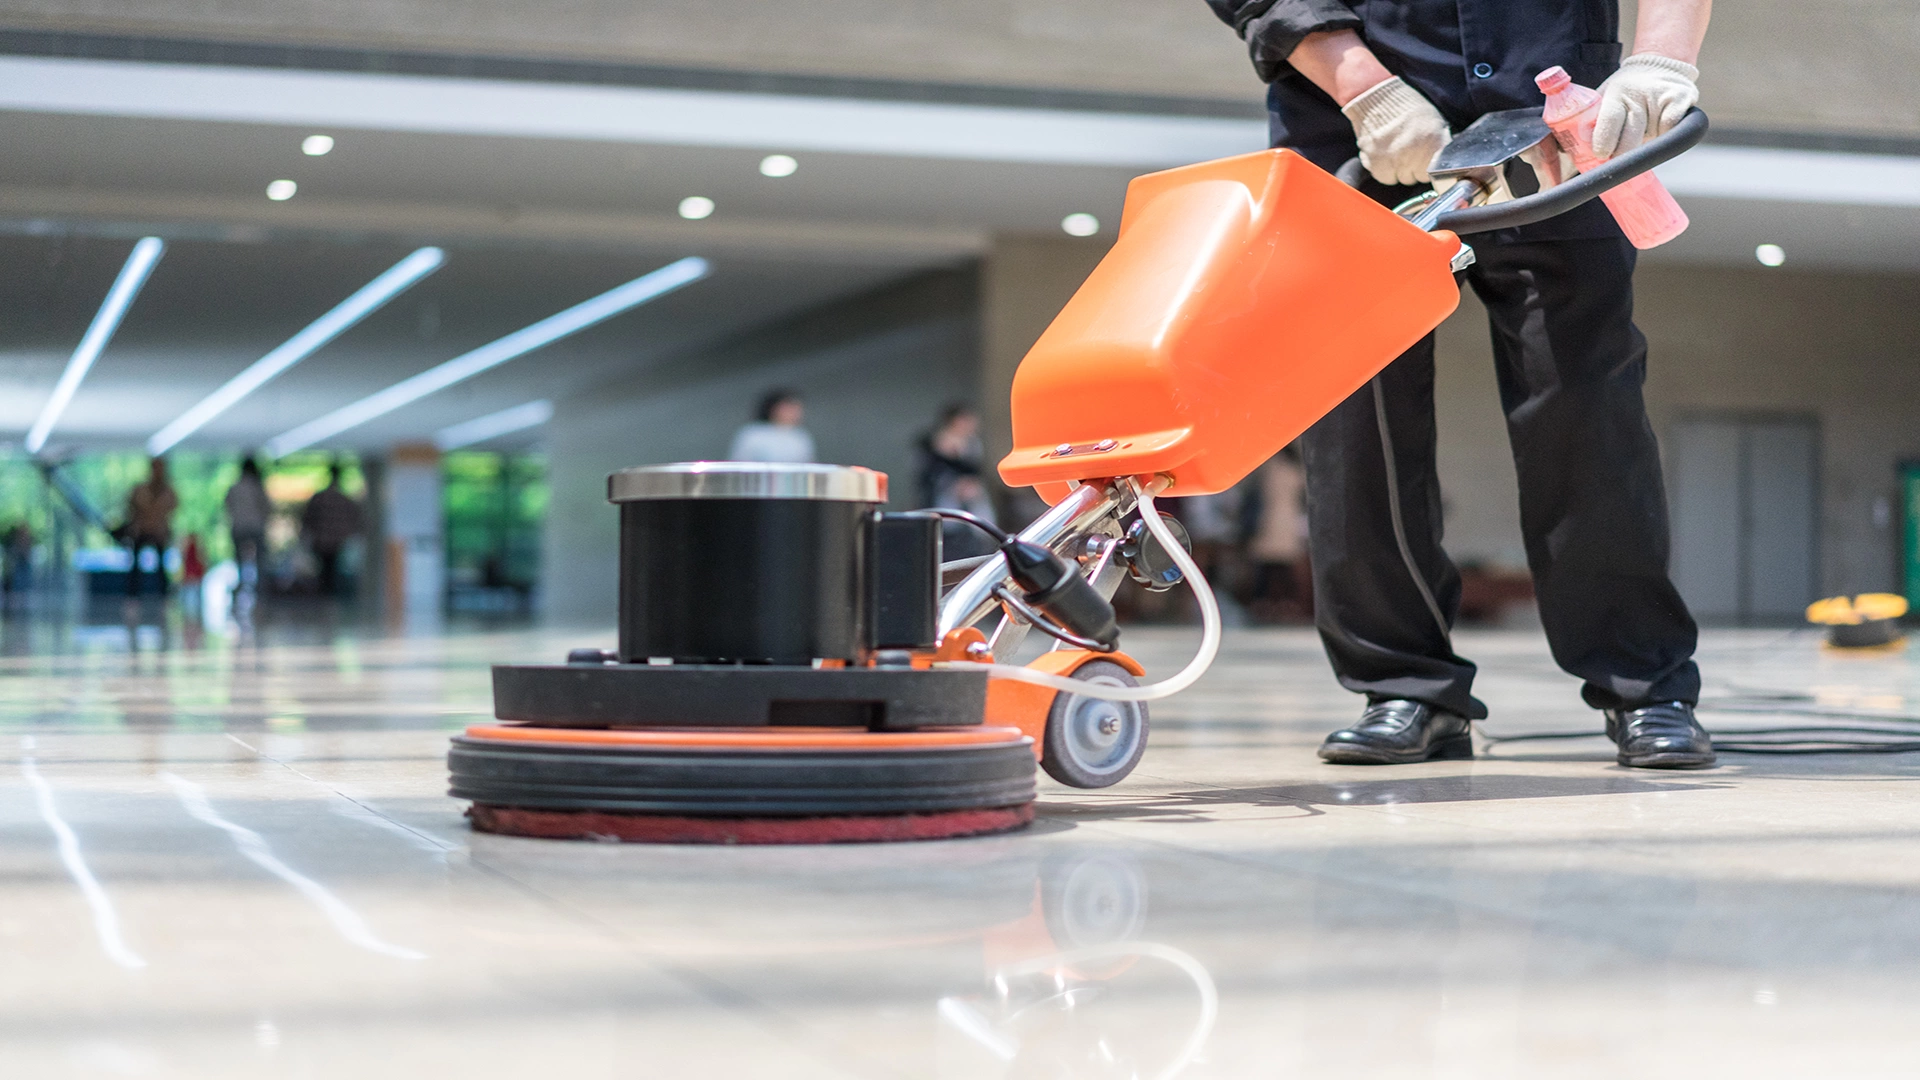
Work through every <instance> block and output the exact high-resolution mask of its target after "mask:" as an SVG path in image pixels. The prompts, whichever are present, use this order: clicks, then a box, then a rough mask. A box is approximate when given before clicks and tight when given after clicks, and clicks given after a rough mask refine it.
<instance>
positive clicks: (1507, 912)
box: [1083, 823, 1542, 925]
mask: <svg viewBox="0 0 1920 1080" xmlns="http://www.w3.org/2000/svg"><path fill="white" fill-rule="evenodd" d="M1083 827H1086V828H1092V829H1095V830H1097V831H1102V832H1110V833H1114V834H1115V835H1117V836H1119V837H1120V838H1122V839H1126V840H1131V841H1135V842H1139V843H1144V844H1148V845H1151V846H1154V847H1158V848H1162V849H1165V850H1169V851H1174V852H1177V853H1179V854H1181V855H1187V856H1192V857H1196V858H1200V859H1204V860H1207V861H1210V862H1217V863H1221V864H1224V865H1229V866H1233V867H1235V868H1236V869H1243V870H1252V871H1255V872H1257V873H1259V874H1260V875H1262V876H1264V877H1277V878H1282V879H1285V880H1288V881H1298V880H1299V879H1300V878H1302V877H1307V878H1312V879H1314V880H1316V881H1320V882H1325V883H1327V884H1332V885H1340V886H1344V887H1348V888H1356V889H1363V890H1368V891H1374V892H1391V893H1398V894H1400V895H1401V896H1404V897H1407V898H1410V899H1415V900H1437V901H1445V902H1446V903H1449V904H1452V905H1454V906H1455V907H1457V908H1464V909H1467V910H1471V911H1477V912H1480V913H1482V914H1485V915H1491V916H1495V917H1498V918H1503V919H1510V920H1514V921H1516V922H1522V923H1527V924H1529V925H1538V924H1539V923H1540V922H1541V921H1542V920H1541V919H1540V916H1539V914H1538V913H1537V912H1529V911H1525V910H1522V909H1519V908H1510V907H1505V906H1501V905H1496V904H1489V903H1486V902H1484V901H1479V900H1474V899H1471V898H1468V897H1464V896H1461V895H1458V894H1454V893H1448V892H1441V891H1435V890H1432V889H1424V888H1418V887H1409V886H1408V885H1407V884H1405V883H1404V882H1399V881H1383V880H1379V879H1378V878H1374V877H1366V876H1362V875H1355V874H1342V873H1338V872H1332V871H1328V870H1326V869H1325V868H1324V867H1318V866H1315V867H1285V866H1276V865H1273V864H1272V863H1269V862H1266V861H1264V860H1261V859H1257V858H1252V857H1249V856H1245V855H1240V854H1237V853H1234V852H1224V851H1217V850H1211V849H1205V848H1191V847H1183V846H1181V845H1179V844H1176V843H1173V842H1172V841H1168V840H1161V839H1158V838H1154V837H1143V836H1136V835H1133V834H1130V833H1119V832H1117V831H1115V830H1113V829H1110V828H1108V827H1107V825H1106V823H1100V824H1093V825H1088V826H1083ZM1303 854H1304V853H1303Z"/></svg>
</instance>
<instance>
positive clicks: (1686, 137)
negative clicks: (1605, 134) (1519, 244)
mask: <svg viewBox="0 0 1920 1080" xmlns="http://www.w3.org/2000/svg"><path fill="white" fill-rule="evenodd" d="M1706 134H1707V114H1706V113H1704V112H1701V111H1700V110H1699V109H1697V108H1696V109H1692V110H1690V111H1689V112H1688V113H1687V115H1686V116H1684V117H1681V119H1680V122H1679V123H1677V124H1675V125H1673V127H1671V128H1669V129H1667V133H1666V134H1664V135H1662V136H1660V137H1659V138H1657V139H1649V140H1648V141H1646V142H1644V143H1641V144H1640V145H1639V146H1636V147H1634V148H1633V149H1632V150H1629V151H1627V152H1626V153H1624V154H1621V155H1620V156H1619V157H1616V158H1612V159H1610V160H1608V161H1607V162H1606V163H1605V164H1602V165H1601V166H1600V167H1599V168H1596V169H1594V170H1593V171H1592V172H1584V173H1581V174H1580V175H1578V176H1576V177H1574V178H1573V179H1571V180H1568V181H1567V182H1565V183H1563V184H1558V185H1555V186H1554V187H1550V188H1548V189H1547V190H1545V191H1541V192H1537V193H1535V194H1532V195H1525V196H1522V197H1520V198H1518V199H1514V200H1512V201H1510V202H1503V203H1495V204H1493V205H1492V206H1469V207H1467V208H1465V209H1463V210H1452V211H1449V212H1447V213H1445V214H1442V215H1440V219H1439V221H1437V222H1435V227H1436V228H1441V229H1448V230H1451V231H1453V232H1455V233H1458V234H1460V235H1462V236H1464V235H1466V234H1468V233H1483V232H1493V231H1494V230H1495V229H1517V228H1519V227H1520V226H1522V225H1532V224H1534V223H1535V222H1539V221H1545V220H1547V219H1548V218H1551V217H1559V216H1560V215H1561V214H1564V213H1566V212H1567V211H1569V210H1571V209H1573V208H1574V207H1576V206H1579V205H1580V204H1582V203H1585V202H1588V201H1589V200H1591V199H1593V197H1594V196H1596V195H1599V194H1600V193H1601V192H1603V191H1610V190H1612V189H1614V188H1616V187H1619V186H1620V185H1621V184H1624V183H1626V182H1627V181H1629V180H1631V179H1633V178H1634V177H1636V176H1639V175H1640V174H1642V173H1645V172H1648V171H1650V170H1651V169H1653V167H1654V166H1656V165H1663V164H1665V163H1667V162H1669V161H1672V160H1673V159H1674V158H1677V157H1679V156H1680V155H1681V154H1684V153H1686V152H1687V151H1688V150H1691V149H1693V148H1694V147H1695V146H1697V145H1698V144H1699V142H1700V140H1701V139H1703V138H1705V137H1706ZM1343 168H1344V166H1343Z"/></svg>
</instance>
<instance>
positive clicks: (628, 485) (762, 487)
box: [607, 461, 887, 503]
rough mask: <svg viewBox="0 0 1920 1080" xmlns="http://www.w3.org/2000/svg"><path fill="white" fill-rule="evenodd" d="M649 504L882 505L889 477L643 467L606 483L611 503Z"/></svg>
mask: <svg viewBox="0 0 1920 1080" xmlns="http://www.w3.org/2000/svg"><path fill="white" fill-rule="evenodd" d="M650 499H818V500H824V501H827V502H861V503H883V502H886V501H887V474H886V473H883V472H876V471H874V470H872V469H866V468H862V467H860V466H858V465H814V464H805V465H794V464H785V463H779V462H770V461H681V462H675V463H674V464H671V465H642V466H639V467H638V468H633V469H621V470H620V471H619V472H617V473H614V474H613V475H611V476H609V477H607V501H608V502H616V503H625V502H642V501H646V500H650Z"/></svg>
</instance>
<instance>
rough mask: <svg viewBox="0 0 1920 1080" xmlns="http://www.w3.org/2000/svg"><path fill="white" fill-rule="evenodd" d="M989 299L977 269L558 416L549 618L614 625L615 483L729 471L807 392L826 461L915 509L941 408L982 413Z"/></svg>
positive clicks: (718, 350) (722, 352)
mask: <svg viewBox="0 0 1920 1080" xmlns="http://www.w3.org/2000/svg"><path fill="white" fill-rule="evenodd" d="M978 309H979V294H978V289H977V286H976V279H975V276H974V273H973V271H972V270H971V269H968V270H954V271H940V272H936V273H932V274H927V275H923V276H919V277H916V278H914V279H912V280H910V281H907V282H904V283H901V284H898V285H894V286H889V287H887V288H883V289H880V290H877V291H875V292H872V293H868V294H866V295H863V296H858V297H854V298H852V299H849V300H845V301H841V302H838V303H834V304H830V305H827V306H825V307H823V308H819V309H816V310H814V311H812V312H808V313H806V314H804V315H801V316H799V317H796V318H792V319H786V320H782V321H780V322H778V323H776V324H774V325H771V326H767V327H763V328H760V329H758V330H755V331H753V332H751V333H748V334H746V335H744V336H742V337H739V338H735V339H733V340H730V341H727V342H723V343H720V344H718V345H715V346H713V347H710V348H705V349H700V350H696V351H694V352H692V353H689V354H687V355H685V356H682V357H679V358H678V359H676V360H673V361H670V362H667V363H663V364H659V365H654V366H651V367H649V368H648V370H646V371H644V372H641V373H638V374H636V375H635V376H634V377H632V378H630V379H628V380H625V381H621V382H615V383H611V384H608V385H605V386H601V387H596V388H595V389H594V391H593V392H592V393H591V394H590V395H584V396H581V397H576V398H573V399H569V400H563V401H560V402H557V403H556V404H555V411H554V418H553V420H552V421H550V422H549V430H548V432H547V447H548V455H549V463H550V464H549V469H550V482H551V491H552V496H551V498H552V501H551V504H550V508H549V511H548V516H547V526H546V539H545V552H544V560H543V570H542V575H543V578H544V580H543V582H542V607H543V614H544V615H545V616H546V617H547V618H548V619H550V620H552V621H557V622H565V623H604V622H610V621H611V620H612V619H613V617H614V614H615V600H614V588H613V587H614V582H615V581H616V579H617V568H618V558H619V522H618V516H617V514H616V513H615V512H614V509H613V507H612V506H610V505H608V503H607V501H606V478H607V474H608V473H611V472H613V471H615V470H617V469H622V468H627V467H630V466H634V465H645V464H653V463H660V462H669V461H689V460H698V459H702V458H719V457H723V456H724V455H725V454H726V450H727V443H728V441H729V440H730V439H731V437H732V435H733V432H734V430H735V429H736V428H738V427H739V426H740V425H741V424H743V423H745V422H747V421H748V420H749V419H751V413H752V411H753V408H754V406H755V404H756V403H757V401H758V399H759V398H760V396H761V395H762V394H764V393H765V392H766V391H767V390H769V389H772V388H776V387H790V388H793V389H796V390H798V391H800V393H801V395H802V396H803V397H804V398H805V399H806V408H807V419H806V424H807V428H808V430H809V431H811V432H812V434H813V437H814V442H815V445H816V449H817V451H818V453H819V456H820V459H821V460H822V461H827V462H834V463H837V464H845V465H865V466H868V467H869V468H875V469H879V470H881V471H883V472H885V473H887V474H888V476H889V478H890V480H891V494H892V496H893V501H892V504H891V505H893V506H895V507H906V506H911V505H913V503H914V502H915V499H914V494H913V492H914V488H915V483H914V446H915V444H916V443H917V441H918V439H919V438H920V436H921V435H922V434H923V433H924V432H925V431H926V430H927V429H928V428H930V427H931V426H932V425H933V422H934V420H935V418H936V415H937V414H938V412H939V411H940V409H941V408H942V407H943V406H945V405H947V404H948V403H950V402H953V401H969V400H972V398H973V396H974V394H975V392H976V390H977V388H978V383H979V375H978V356H979V343H978V325H979V323H978V314H977V313H978Z"/></svg>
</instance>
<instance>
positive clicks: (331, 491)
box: [300, 464, 360, 596]
mask: <svg viewBox="0 0 1920 1080" xmlns="http://www.w3.org/2000/svg"><path fill="white" fill-rule="evenodd" d="M340 473H341V469H340V466H339V465H338V464H334V465H329V466H328V467H327V486H326V487H324V488H321V489H320V490H319V491H316V492H314V494H313V498H311V499H308V500H307V505H306V508H305V509H303V510H301V511H300V537H301V539H303V540H305V541H306V544H307V550H309V551H311V552H313V557H314V560H315V561H316V562H318V563H319V564H320V595H322V596H333V595H335V594H336V593H338V592H339V590H340V554H341V552H343V551H345V550H346V547H347V542H348V541H350V540H352V539H353V538H354V537H356V536H358V535H360V504H359V503H358V502H357V501H355V500H354V498H353V496H351V495H348V494H347V493H346V491H345V490H343V489H342V488H341V487H340Z"/></svg>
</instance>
